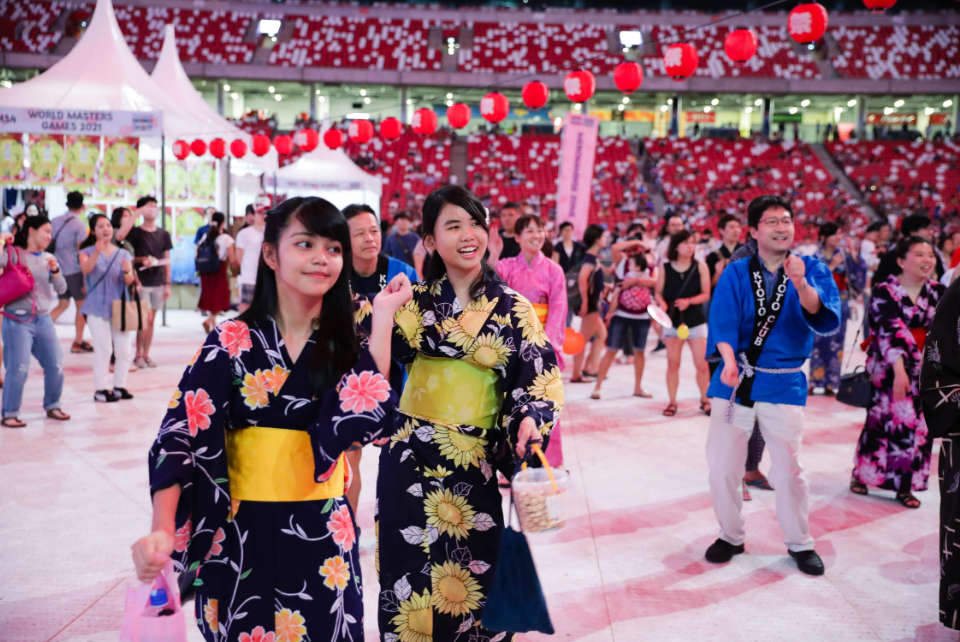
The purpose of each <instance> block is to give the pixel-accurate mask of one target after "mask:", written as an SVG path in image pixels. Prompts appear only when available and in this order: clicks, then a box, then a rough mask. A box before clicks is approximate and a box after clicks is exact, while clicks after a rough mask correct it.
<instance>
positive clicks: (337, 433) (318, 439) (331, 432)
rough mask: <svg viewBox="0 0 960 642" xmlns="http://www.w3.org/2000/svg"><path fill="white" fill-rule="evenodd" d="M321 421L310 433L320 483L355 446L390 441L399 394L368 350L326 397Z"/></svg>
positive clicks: (327, 392) (322, 406) (321, 408)
mask: <svg viewBox="0 0 960 642" xmlns="http://www.w3.org/2000/svg"><path fill="white" fill-rule="evenodd" d="M322 399H323V402H322V403H321V406H320V417H319V418H318V420H317V421H316V423H314V424H313V425H312V426H311V427H310V428H309V430H308V432H309V433H310V442H311V445H312V446H313V460H314V474H315V475H316V479H317V481H318V482H324V481H326V480H327V479H329V478H330V476H331V475H332V474H333V472H334V470H335V469H336V465H337V459H338V458H339V457H340V455H341V454H342V453H343V452H345V451H346V450H347V449H348V448H349V447H350V446H352V445H353V444H360V445H365V444H369V443H371V442H373V441H374V440H377V439H380V438H382V437H389V436H390V434H391V432H392V431H391V427H392V426H393V425H394V423H395V419H396V418H395V412H394V411H395V410H396V407H397V394H396V392H394V390H393V388H391V386H390V381H388V380H387V378H386V377H384V376H383V375H382V374H380V372H379V371H378V370H377V366H376V364H375V363H374V361H373V357H372V356H371V355H370V352H369V351H367V350H366V349H364V350H362V351H361V352H360V356H359V358H358V359H357V362H356V364H354V366H353V368H351V369H350V371H349V372H347V373H346V374H345V375H343V377H341V379H340V383H339V384H338V385H337V387H336V388H335V389H333V390H328V391H326V392H324V393H323V397H322Z"/></svg>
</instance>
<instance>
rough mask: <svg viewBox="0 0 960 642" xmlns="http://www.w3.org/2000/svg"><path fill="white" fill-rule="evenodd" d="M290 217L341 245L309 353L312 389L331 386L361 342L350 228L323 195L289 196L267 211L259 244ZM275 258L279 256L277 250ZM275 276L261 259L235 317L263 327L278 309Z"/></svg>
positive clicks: (274, 241) (272, 239)
mask: <svg viewBox="0 0 960 642" xmlns="http://www.w3.org/2000/svg"><path fill="white" fill-rule="evenodd" d="M292 219H296V220H298V221H300V222H301V223H302V224H303V226H304V227H305V228H306V229H307V231H308V232H310V233H311V234H316V235H317V236H322V237H324V238H328V239H331V240H333V241H338V242H339V243H340V246H341V247H342V248H343V255H342V256H343V269H342V270H341V271H340V276H339V277H338V278H337V281H336V282H335V283H334V284H333V287H331V288H330V289H329V290H328V291H327V293H326V294H324V295H323V307H322V308H321V310H320V318H319V319H318V320H317V323H318V326H317V327H318V329H317V334H316V342H315V343H314V345H313V354H312V355H311V363H310V372H311V378H312V380H313V388H314V393H316V394H319V393H320V391H322V390H323V389H325V388H329V387H331V386H333V385H335V384H336V383H337V382H338V381H339V380H340V378H341V377H342V376H343V375H344V374H346V373H347V372H348V371H349V370H350V368H352V367H353V366H354V364H356V361H357V357H358V356H359V354H360V342H359V340H358V339H357V332H356V329H355V328H354V321H353V298H352V296H351V294H350V272H351V269H352V267H351V266H352V265H353V258H352V256H351V252H350V228H349V227H347V220H346V219H345V218H343V215H342V214H341V213H340V210H338V209H337V208H336V207H335V206H334V205H333V204H332V203H330V202H329V201H325V200H324V199H322V198H303V197H296V198H290V199H287V200H285V201H283V202H282V203H280V204H279V205H277V206H276V207H274V208H273V209H272V210H270V211H269V212H268V213H267V224H266V227H265V228H264V231H263V244H264V245H267V244H270V245H273V246H274V247H277V245H278V243H279V240H280V235H281V234H282V233H283V230H285V229H286V228H287V227H288V226H289V225H290V223H291V220H292ZM277 260H278V261H281V260H283V259H282V258H281V257H280V255H279V253H278V254H277ZM277 307H278V294H277V276H276V274H275V273H274V271H273V269H272V268H271V267H270V266H269V265H267V263H266V261H264V260H263V251H262V250H261V252H260V264H259V267H258V268H257V284H256V286H255V287H254V290H253V301H252V302H251V303H250V307H249V308H248V309H247V310H246V311H244V313H243V314H241V315H240V316H239V317H238V318H239V319H240V320H241V321H243V322H244V323H247V324H248V325H251V326H255V327H260V328H266V327H268V326H269V325H270V323H271V319H273V318H274V317H275V316H276V314H277Z"/></svg>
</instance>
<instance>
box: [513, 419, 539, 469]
mask: <svg viewBox="0 0 960 642" xmlns="http://www.w3.org/2000/svg"><path fill="white" fill-rule="evenodd" d="M542 441H543V437H541V436H540V431H539V430H537V422H535V421H534V420H533V417H524V418H523V420H522V421H521V422H520V428H519V430H517V457H520V458H521V459H522V458H523V456H524V455H526V454H527V446H529V445H530V444H535V443H540V442H542Z"/></svg>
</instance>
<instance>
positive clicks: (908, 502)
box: [897, 492, 920, 508]
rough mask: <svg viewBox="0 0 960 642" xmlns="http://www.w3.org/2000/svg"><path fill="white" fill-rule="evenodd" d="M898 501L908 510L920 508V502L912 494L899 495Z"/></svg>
mask: <svg viewBox="0 0 960 642" xmlns="http://www.w3.org/2000/svg"><path fill="white" fill-rule="evenodd" d="M897 501H898V502H900V503H901V504H903V505H904V506H905V507H907V508H920V500H919V499H917V498H916V497H914V496H913V494H912V493H910V492H906V493H897Z"/></svg>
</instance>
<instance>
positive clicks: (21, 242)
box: [13, 214, 50, 250]
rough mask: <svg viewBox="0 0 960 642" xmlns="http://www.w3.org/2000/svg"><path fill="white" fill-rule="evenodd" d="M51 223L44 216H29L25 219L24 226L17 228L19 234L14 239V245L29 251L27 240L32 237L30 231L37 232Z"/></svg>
mask: <svg viewBox="0 0 960 642" xmlns="http://www.w3.org/2000/svg"><path fill="white" fill-rule="evenodd" d="M49 222H50V219H48V218H47V217H46V216H44V215H43V214H38V215H36V216H28V217H27V218H25V219H23V224H22V225H21V226H20V227H19V228H17V233H16V235H15V236H14V237H13V244H14V245H15V246H17V247H19V248H23V249H24V250H25V249H27V238H28V237H29V236H30V230H37V229H40V228H41V227H43V226H44V225H46V224H47V223H49Z"/></svg>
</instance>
